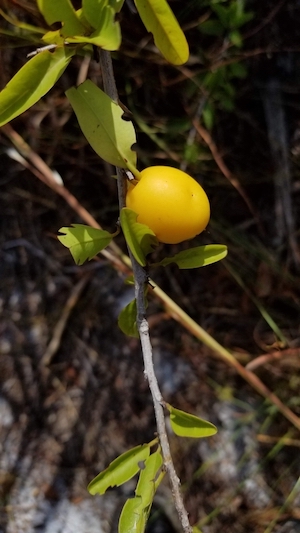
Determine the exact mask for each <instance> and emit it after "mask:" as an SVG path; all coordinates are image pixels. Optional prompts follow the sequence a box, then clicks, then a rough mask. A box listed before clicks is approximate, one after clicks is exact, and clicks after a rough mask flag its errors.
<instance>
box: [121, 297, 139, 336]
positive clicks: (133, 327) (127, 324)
mask: <svg viewBox="0 0 300 533" xmlns="http://www.w3.org/2000/svg"><path fill="white" fill-rule="evenodd" d="M136 315H137V308H136V299H134V300H132V302H130V303H129V304H127V305H126V307H124V309H122V311H121V313H120V314H119V318H118V326H119V328H120V330H121V331H123V333H125V335H129V337H135V338H136V339H139V337H140V335H139V332H138V328H137V324H136Z"/></svg>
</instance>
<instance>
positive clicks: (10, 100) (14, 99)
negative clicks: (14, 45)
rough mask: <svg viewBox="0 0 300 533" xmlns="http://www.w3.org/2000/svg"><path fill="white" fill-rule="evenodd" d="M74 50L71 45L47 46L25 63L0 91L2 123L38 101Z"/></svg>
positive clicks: (60, 72)
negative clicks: (47, 47) (51, 48)
mask: <svg viewBox="0 0 300 533" xmlns="http://www.w3.org/2000/svg"><path fill="white" fill-rule="evenodd" d="M74 53H75V50H74V49H72V48H67V47H65V48H57V49H56V50H55V51H54V52H49V51H48V50H45V51H44V52H40V53H39V54H37V55H36V56H34V57H33V58H32V59H30V60H29V61H28V62H27V63H25V65H24V66H23V67H22V68H21V69H20V70H19V71H18V72H17V74H16V75H15V76H14V77H13V78H12V79H11V80H10V81H9V82H8V84H7V85H6V87H4V89H3V90H2V91H1V92H0V126H3V125H4V124H6V123H7V122H9V121H10V120H12V119H13V118H15V117H17V116H18V115H21V113H23V112H24V111H26V110H27V109H29V108H30V107H31V106H32V105H33V104H35V103H36V102H38V101H39V100H40V98H42V96H44V95H45V94H46V93H47V92H48V91H49V90H50V89H51V87H53V85H54V84H55V82H56V81H57V80H58V78H60V76H61V75H62V73H63V72H64V70H65V69H66V68H67V66H68V64H69V62H70V60H71V57H72V56H73V55H74Z"/></svg>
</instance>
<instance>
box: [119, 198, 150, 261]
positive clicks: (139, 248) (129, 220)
mask: <svg viewBox="0 0 300 533" xmlns="http://www.w3.org/2000/svg"><path fill="white" fill-rule="evenodd" d="M137 217H138V215H137V214H136V213H135V212H134V211H132V209H128V207H123V209H121V213H120V223H121V227H122V230H123V233H124V236H125V239H126V242H127V245H128V246H129V248H130V250H131V252H132V254H133V256H134V258H135V259H136V261H137V262H138V263H139V264H140V265H141V266H146V264H147V261H146V255H147V254H150V253H151V252H153V250H154V247H155V246H157V245H158V240H157V238H156V236H155V234H154V233H153V231H152V230H151V229H150V228H148V226H146V225H145V224H140V223H139V222H137V221H136V220H137Z"/></svg>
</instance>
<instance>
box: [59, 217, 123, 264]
mask: <svg viewBox="0 0 300 533" xmlns="http://www.w3.org/2000/svg"><path fill="white" fill-rule="evenodd" d="M59 232H60V233H64V235H58V237H57V238H58V240H59V241H60V242H61V243H62V244H63V245H64V246H66V248H69V249H70V252H71V254H72V256H73V259H74V261H75V263H76V265H82V264H83V263H84V262H85V261H89V260H90V259H92V258H93V257H95V255H97V254H98V253H99V252H101V250H103V249H104V248H106V246H108V245H109V243H110V242H111V240H112V239H113V237H114V235H112V234H111V233H109V232H108V231H105V230H102V229H96V228H92V227H91V226H85V225H84V224H72V227H70V228H66V227H64V228H60V230H59Z"/></svg>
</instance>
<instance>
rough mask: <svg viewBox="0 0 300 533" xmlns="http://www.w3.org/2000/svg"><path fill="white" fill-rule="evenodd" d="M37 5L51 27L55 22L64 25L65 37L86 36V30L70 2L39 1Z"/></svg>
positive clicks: (62, 0) (62, 31)
mask: <svg viewBox="0 0 300 533" xmlns="http://www.w3.org/2000/svg"><path fill="white" fill-rule="evenodd" d="M37 4H38V8H39V10H40V12H41V13H42V15H43V16H44V18H45V20H46V22H47V24H49V26H51V24H54V22H61V23H62V29H61V30H60V32H61V35H62V36H63V37H69V36H71V35H77V34H79V35H80V34H84V32H85V30H86V28H85V26H84V25H83V24H81V22H80V21H79V19H78V18H77V16H76V12H75V9H74V8H73V6H72V3H71V2H70V0H37Z"/></svg>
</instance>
